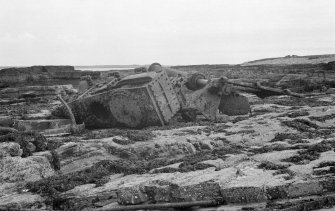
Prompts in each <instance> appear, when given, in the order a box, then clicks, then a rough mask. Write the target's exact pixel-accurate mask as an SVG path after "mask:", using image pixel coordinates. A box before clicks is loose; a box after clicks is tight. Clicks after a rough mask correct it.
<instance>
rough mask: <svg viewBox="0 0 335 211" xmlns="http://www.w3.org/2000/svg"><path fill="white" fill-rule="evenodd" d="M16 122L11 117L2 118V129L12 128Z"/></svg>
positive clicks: (0, 117)
mask: <svg viewBox="0 0 335 211" xmlns="http://www.w3.org/2000/svg"><path fill="white" fill-rule="evenodd" d="M13 125H14V121H13V119H12V118H11V117H10V116H0V127H12V126H13Z"/></svg>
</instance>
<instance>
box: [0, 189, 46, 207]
mask: <svg viewBox="0 0 335 211" xmlns="http://www.w3.org/2000/svg"><path fill="white" fill-rule="evenodd" d="M23 209H31V210H40V209H46V205H45V203H44V198H42V197H41V196H40V195H36V194H31V193H23V194H14V195H8V196H4V197H0V210H23Z"/></svg>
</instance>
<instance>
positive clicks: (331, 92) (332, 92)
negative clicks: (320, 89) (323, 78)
mask: <svg viewBox="0 0 335 211" xmlns="http://www.w3.org/2000/svg"><path fill="white" fill-rule="evenodd" d="M326 93H327V94H335V88H329V89H328V90H327V91H326Z"/></svg>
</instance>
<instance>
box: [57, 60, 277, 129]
mask: <svg viewBox="0 0 335 211" xmlns="http://www.w3.org/2000/svg"><path fill="white" fill-rule="evenodd" d="M135 73H137V74H134V75H130V76H127V77H125V78H123V79H122V80H120V78H119V77H116V78H115V79H112V80H110V81H109V82H108V83H107V84H104V85H101V86H100V87H98V86H93V87H91V88H90V89H89V90H87V91H86V92H84V93H83V94H82V95H80V96H79V97H78V98H77V99H76V100H74V101H72V102H70V103H69V106H70V107H71V110H72V112H73V114H74V116H75V119H76V122H77V123H79V124H81V123H85V126H86V127H91V128H111V127H131V128H143V127H146V126H156V125H161V126H163V125H167V124H168V123H169V121H170V120H171V119H172V117H174V116H175V115H176V114H177V113H178V112H180V113H181V114H182V117H183V118H184V119H185V120H188V121H191V120H192V121H193V120H195V118H196V114H197V113H199V112H200V113H201V114H203V115H204V116H205V117H206V118H208V119H210V120H215V119H216V114H217V112H218V111H220V112H221V113H223V114H227V115H241V114H247V113H248V112H249V111H250V105H249V102H248V100H247V99H246V97H244V96H242V95H240V94H238V93H237V92H236V89H235V87H236V86H237V85H239V84H238V83H236V82H235V83H232V82H231V81H229V80H228V79H227V78H224V77H222V78H214V79H206V78H205V76H204V75H202V74H197V73H196V74H187V73H185V72H182V71H179V70H175V69H171V68H165V67H164V68H163V67H162V66H161V65H160V64H158V63H153V64H152V65H150V67H149V68H148V69H146V70H144V68H142V69H141V70H137V69H135ZM249 86H250V85H249ZM251 88H254V89H260V87H255V86H254V85H251ZM275 91H277V90H275ZM53 113H54V115H56V116H67V112H66V110H65V109H64V107H63V108H58V109H56V110H55V111H54V112H53Z"/></svg>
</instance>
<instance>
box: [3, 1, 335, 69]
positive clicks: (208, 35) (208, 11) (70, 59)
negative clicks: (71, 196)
mask: <svg viewBox="0 0 335 211" xmlns="http://www.w3.org/2000/svg"><path fill="white" fill-rule="evenodd" d="M329 53H335V0H0V66H4V65H47V64H50V65H60V64H69V65H102V64H149V63H152V62H159V63H161V64H164V65H173V64H205V63H206V64H226V63H229V64H234V63H241V62H244V61H248V60H254V59H261V58H267V57H276V56H285V55H288V54H290V55H291V54H296V55H312V54H329Z"/></svg>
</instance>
